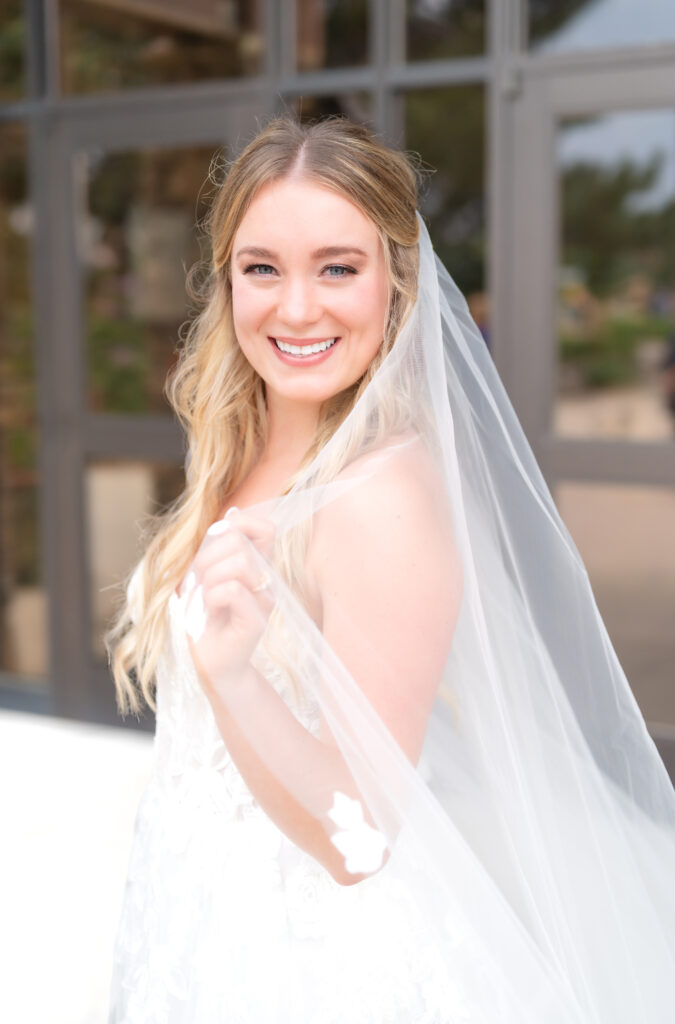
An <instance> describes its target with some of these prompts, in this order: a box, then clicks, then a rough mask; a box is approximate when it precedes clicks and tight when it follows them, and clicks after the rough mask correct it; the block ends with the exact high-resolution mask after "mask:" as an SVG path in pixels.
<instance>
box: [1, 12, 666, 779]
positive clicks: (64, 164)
mask: <svg viewBox="0 0 675 1024" xmlns="http://www.w3.org/2000/svg"><path fill="white" fill-rule="evenodd" d="M674 97H675V4H673V3H672V0H569V2H564V0H529V2H528V0H391V2H386V0H370V2H368V0H191V2H190V3H180V2H179V0H53V2H48V0H47V2H37V0H36V2H33V0H24V2H23V3H22V2H21V0H1V2H0V706H1V707H4V708H8V709H14V710H20V711H32V712H36V713H39V714H46V715H50V716H59V717H62V718H67V719H71V720H80V721H85V722H92V723H109V724H113V723H116V722H117V724H119V725H121V724H122V723H121V722H119V721H118V720H117V719H116V715H115V708H114V700H113V688H112V684H111V681H110V677H109V675H108V671H107V666H106V662H105V654H104V649H103V644H102V633H103V632H104V630H105V627H106V624H107V622H108V621H109V618H110V615H111V610H112V608H113V605H114V603H115V601H116V600H118V595H119V592H118V590H116V589H115V584H116V583H117V582H118V581H119V580H120V579H121V578H122V577H123V576H124V574H125V573H126V572H127V570H128V569H129V567H130V566H131V565H132V564H133V563H134V562H135V561H136V559H137V558H138V554H139V523H140V522H141V521H142V520H143V517H144V516H145V515H146V514H147V513H149V512H155V511H157V510H158V509H161V508H162V507H163V506H164V505H165V504H166V503H167V502H168V501H170V500H171V499H172V498H173V497H174V496H175V495H176V494H177V493H178V492H179V491H180V489H181V487H182V485H183V455H184V452H183V444H182V440H181V437H180V434H179V431H178V429H177V427H176V424H175V423H174V422H173V421H172V418H171V416H170V413H169V410H168V407H167V405H166V403H165V400H164V398H163V396H162V387H163V383H164V379H165V376H166V374H167V371H168V370H169V369H170V367H171V365H172V363H173V361H174V359H175V357H176V346H177V344H178V340H179V338H178V330H179V327H180V325H181V324H182V323H183V322H184V321H185V320H186V318H187V317H188V315H189V308H188V301H187V297H186V293H185V274H186V271H187V269H188V268H189V267H190V266H191V265H192V264H193V263H194V262H195V260H197V259H198V258H199V257H200V254H202V253H203V251H204V249H203V245H204V243H203V240H201V239H200V235H199V232H198V230H197V221H198V219H199V218H200V217H201V216H202V215H203V214H204V212H205V210H206V208H207V204H208V202H209V200H210V197H211V195H212V192H213V185H212V184H211V183H210V182H209V181H208V180H207V172H208V169H209V164H210V162H211V160H212V158H213V157H214V155H215V156H217V158H218V159H219V160H220V161H223V160H228V159H230V158H231V157H232V156H233V155H234V154H236V152H237V151H238V149H239V148H240V147H241V146H242V145H243V144H244V143H245V142H246V141H247V140H248V139H249V138H250V136H251V135H252V134H253V133H254V131H255V129H256V126H257V125H259V124H260V123H262V122H263V121H264V119H265V118H266V117H267V116H268V115H269V114H271V113H272V112H274V111H280V110H292V111H295V112H296V113H297V114H298V116H299V117H301V118H303V119H311V118H313V117H316V116H317V115H320V114H325V113H333V112H344V113H346V114H348V115H349V116H350V117H351V118H354V119H356V120H359V121H364V122H366V123H368V124H369V125H371V126H372V127H374V128H375V129H376V130H377V131H379V132H381V133H382V134H383V135H384V137H385V138H386V139H388V140H389V141H390V142H392V143H394V144H396V145H399V146H402V147H405V148H407V149H411V150H414V151H416V152H418V153H419V154H420V155H421V157H422V159H423V160H424V162H425V164H426V165H428V166H430V167H432V168H434V169H435V172H434V173H433V174H432V175H431V176H430V178H429V180H428V183H427V186H426V191H425V196H424V212H425V214H426V216H427V218H428V221H429V224H430V229H431V233H432V237H433V239H434V242H435V245H436V247H437V249H438V251H439V253H440V255H441V257H442V259H443V260H444V262H445V264H446V265H447V267H448V269H449V270H450V272H451V273H452V274H453V276H454V277H455V279H456V280H457V282H458V284H459V285H460V287H461V288H462V289H463V291H464V292H465V293H466V294H467V296H468V297H469V302H470V305H471V308H472V311H473V314H474V316H475V318H476V320H477V321H478V323H479V325H480V327H481V330H482V331H483V334H484V337H485V342H486V344H487V345H488V346H489V347H490V350H491V352H492V355H493V357H494V359H495V362H496V364H497V367H498V369H499V371H500V373H501V375H502V378H503V380H504V382H505V384H506V387H507V389H508V391H509V393H510V395H511V398H512V400H513V402H514V404H515V407H516V411H517V413H518V415H519V417H520V419H521V422H522V423H523V426H524V428H525V430H526V432H527V434H528V437H529V440H530V442H531V444H532V446H533V448H534V450H535V454H536V456H537V458H538V459H539V462H540V464H541V466H542V469H543V470H544V473H545V475H546V477H547V480H548V482H549V484H550V486H551V489H552V491H553V494H554V498H555V500H556V502H557V504H558V506H559V508H560V511H561V513H562V515H563V518H564V519H565V521H566V523H567V525H568V526H569V529H570V531H571V533H572V535H573V537H574V539H575V541H576V543H577V545H578V547H579V549H580V551H581V554H582V556H583V558H584V559H585V561H586V564H587V566H588V570H589V574H590V578H591V582H592V584H593V588H594V591H595V594H596V597H597V601H598V605H599V608H600V611H601V613H602V614H603V616H604V618H605V621H606V624H607V627H608V630H609V633H610V636H611V638H612V640H613V642H614V645H615V647H616V649H617V652H618V654H619V657H620V659H621V662H622V664H623V666H624V668H625V670H626V673H627V676H628V679H629V681H630V683H631V685H632V687H633V690H634V692H635V695H636V699H637V701H638V703H639V705H640V707H641V710H642V712H643V714H644V716H645V718H646V720H647V723H648V726H649V729H650V731H651V733H652V735H653V736H654V738H655V739H656V741H657V743H658V744H659V746H660V747H661V749H662V750H663V752H664V756H666V757H668V759H669V763H671V764H672V761H670V759H671V758H672V757H673V754H672V750H673V736H675V621H674V619H675V539H674V534H675V444H674V440H675V100H674ZM133 725H134V723H133V722H128V723H126V727H131V726H133ZM140 728H141V729H145V730H151V729H152V728H153V722H152V720H151V718H150V717H149V716H147V717H146V718H145V719H144V720H143V721H142V722H141V723H140Z"/></svg>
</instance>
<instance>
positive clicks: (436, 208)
mask: <svg viewBox="0 0 675 1024" xmlns="http://www.w3.org/2000/svg"><path fill="white" fill-rule="evenodd" d="M404 104H405V145H406V148H407V149H408V150H411V151H413V152H415V153H418V154H419V155H420V157H421V159H422V161H423V167H424V168H425V169H427V170H428V171H429V174H428V177H427V178H426V182H425V185H424V187H423V196H422V206H421V209H422V213H423V215H424V217H425V219H426V222H427V226H428V228H429V233H430V235H431V239H432V241H433V243H434V247H435V249H436V251H437V252H438V255H439V256H440V258H441V259H442V261H443V263H444V264H445V266H446V267H447V269H448V271H449V272H450V274H451V275H452V277H453V278H454V280H455V281H456V282H457V285H458V287H459V288H461V290H462V292H463V293H464V295H465V296H466V297H467V301H468V303H469V307H470V309H471V313H472V316H473V317H474V319H475V321H476V323H477V324H478V326H479V327H480V329H481V331H482V332H483V335H484V337H485V339H486V342H487V343H488V344H489V340H490V335H489V304H488V296H487V294H486V283H485V280H486V278H485V258H486V257H485V253H486V230H487V229H486V223H485V142H484V139H485V94H484V90H483V86H480V85H462V86H449V87H444V88H440V89H418V90H414V91H411V92H409V93H407V94H405V96H404Z"/></svg>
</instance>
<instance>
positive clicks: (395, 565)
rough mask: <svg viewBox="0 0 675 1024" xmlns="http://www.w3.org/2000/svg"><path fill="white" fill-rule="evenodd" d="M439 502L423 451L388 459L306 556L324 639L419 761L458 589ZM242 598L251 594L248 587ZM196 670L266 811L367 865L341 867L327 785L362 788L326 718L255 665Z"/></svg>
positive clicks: (325, 523)
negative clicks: (227, 674)
mask: <svg viewBox="0 0 675 1024" xmlns="http://www.w3.org/2000/svg"><path fill="white" fill-rule="evenodd" d="M394 461H396V464H394ZM425 472H426V477H428V478H425V475H424V474H425ZM439 502H442V489H441V488H440V487H438V486H437V485H436V484H435V481H434V477H433V475H430V470H429V467H428V466H427V467H425V466H424V465H423V464H422V465H420V459H419V454H418V458H417V460H416V464H415V465H414V467H411V466H410V464H409V463H406V462H405V461H400V460H392V464H391V465H387V466H386V467H385V468H384V469H382V470H380V471H378V472H377V473H376V474H374V475H373V477H372V478H371V479H369V480H368V481H366V482H364V483H362V484H360V485H359V486H358V487H356V488H354V489H353V490H352V491H350V492H349V494H348V495H347V496H345V497H343V498H341V499H340V500H339V501H337V502H336V503H334V504H333V505H327V506H326V507H325V508H324V509H323V510H322V511H321V513H320V514H319V516H318V517H317V520H316V528H315V531H314V537H313V541H312V548H311V557H310V563H311V568H312V570H313V572H314V573H315V576H316V581H317V585H318V589H319V592H320V595H321V600H322V605H323V637H324V640H325V641H326V643H327V644H328V645H329V646H330V647H331V648H332V650H333V651H334V652H335V654H336V655H337V657H338V658H339V659H340V661H341V662H342V663H343V664H344V666H345V667H346V669H347V670H348V671H349V673H350V674H351V676H352V677H353V678H354V680H355V681H356V683H357V685H358V686H359V687H360V689H361V690H362V692H363V693H364V695H365V696H366V698H367V699H368V700H369V702H370V703H371V704H372V706H373V707H374V709H375V711H376V712H377V713H378V715H379V716H380V718H381V720H382V721H383V723H384V724H385V726H386V727H387V728H388V730H389V731H390V733H391V734H392V736H393V738H394V739H395V740H396V742H397V744H398V745H399V746H400V748H401V749H402V750H403V752H404V753H405V754H406V756H407V757H408V759H409V760H410V761H411V762H412V763H413V764H416V763H417V760H418V758H419V754H420V751H421V748H422V744H423V741H424V736H425V733H426V728H427V724H428V719H429V714H430V712H431V707H432V704H433V700H434V697H435V694H436V690H437V688H438V684H439V682H440V678H441V673H442V670H443V667H444V665H445V662H446V659H447V656H448V653H449V649H450V643H451V639H452V633H453V630H454V624H455V621H456V617H457V612H458V610H459V601H460V599H461V572H460V566H459V562H458V558H457V554H456V549H455V546H454V543H453V540H452V537H451V536H450V535H449V533H448V522H449V516H448V510H447V507H446V506H444V505H443V506H442V505H441V504H439ZM233 522H234V525H236V522H235V521H233ZM239 600H240V603H241V605H243V604H244V603H245V601H246V600H251V601H253V600H254V597H253V595H252V594H251V593H250V591H248V590H247V591H246V594H244V589H241V590H240V592H239ZM195 660H196V664H197V666H198V670H199V664H198V658H196V659H195ZM200 677H201V679H202V685H203V686H204V688H205V691H206V693H207V695H208V697H209V700H210V702H211V705H212V707H213V710H214V714H215V718H216V722H217V724H218V728H219V730H220V732H221V734H222V736H223V739H224V741H225V744H226V746H227V748H228V750H229V752H230V755H231V756H232V758H233V760H234V762H235V764H236V765H237V767H238V769H239V771H240V772H241V774H242V776H243V778H244V779H245V781H246V783H247V785H248V786H249V788H250V790H251V792H252V793H253V795H254V796H255V798H256V800H257V801H258V803H259V804H260V806H261V807H262V808H263V809H264V810H265V812H266V813H267V814H268V815H269V817H270V818H271V819H272V820H273V821H274V822H275V823H276V824H277V825H278V826H279V828H281V829H282V831H283V832H285V834H286V835H288V836H289V838H290V839H291V840H292V841H293V842H295V843H296V844H297V845H299V846H300V847H301V848H303V849H304V850H306V851H307V852H308V853H310V854H311V855H312V856H313V857H315V858H316V859H317V860H318V861H319V862H320V863H321V864H322V865H323V866H324V867H325V868H326V869H327V870H328V871H329V872H330V874H331V875H332V876H333V878H335V879H336V880H337V881H338V882H340V883H341V884H351V883H353V882H357V881H360V880H361V879H362V878H364V877H366V875H364V874H351V873H349V872H347V871H346V870H345V862H344V857H343V856H342V854H341V853H339V852H338V850H337V849H336V847H335V846H334V845H333V843H332V841H331V838H330V837H329V835H328V833H327V831H326V824H325V818H326V811H327V806H326V795H327V793H329V792H333V793H335V792H340V793H343V794H345V795H346V796H348V797H350V798H351V799H355V800H358V799H360V794H359V793H358V790H357V788H356V785H355V783H354V780H353V778H352V775H351V772H350V771H349V769H348V767H347V765H346V764H345V762H344V760H343V757H342V754H341V752H340V751H339V750H338V748H337V747H336V745H335V740H334V738H333V737H332V734H331V733H330V731H329V730H328V728H327V727H326V725H325V722H322V731H321V735H320V737H319V738H317V737H315V736H313V735H311V734H310V733H309V732H308V731H307V730H306V729H305V728H304V727H303V726H302V725H301V723H300V722H298V720H297V719H296V718H295V716H294V715H293V714H292V712H291V711H290V710H289V708H288V707H287V706H286V704H285V703H284V701H283V700H282V699H281V697H279V695H278V694H277V693H276V691H274V690H273V689H272V687H270V686H269V684H268V683H267V682H266V681H265V680H264V679H263V678H262V677H261V676H260V675H259V673H257V672H256V671H255V669H253V668H252V667H251V666H250V665H249V666H248V667H247V668H246V669H245V670H244V671H243V672H240V673H239V674H238V676H237V678H236V680H234V681H233V682H231V684H230V685H227V686H225V687H222V686H221V687H216V686H214V685H213V684H212V683H211V682H210V681H209V678H208V674H207V673H203V672H200ZM259 751H260V752H264V757H265V759H269V758H272V759H273V761H274V771H272V770H270V768H268V767H267V764H266V762H265V760H264V759H263V757H261V756H260V754H259V753H258V752H259ZM282 780H283V781H282ZM294 793H295V794H299V795H301V799H302V801H303V802H302V804H301V803H299V802H298V800H296V799H295V797H294V796H293V795H292V794H294ZM308 808H310V809H308ZM313 812H314V813H313ZM320 818H323V819H324V821H323V822H322V821H321V820H320ZM365 818H366V821H369V820H370V819H369V817H368V815H367V813H366V814H365Z"/></svg>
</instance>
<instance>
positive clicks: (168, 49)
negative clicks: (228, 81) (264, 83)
mask: <svg viewBox="0 0 675 1024" xmlns="http://www.w3.org/2000/svg"><path fill="white" fill-rule="evenodd" d="M59 9H60V32H59V35H60V42H61V69H62V82H61V87H62V89H63V92H64V93H82V92H102V91H113V90H119V89H127V88H135V87H139V86H149V85H161V84H168V85H173V84H176V83H178V82H196V81H205V80H209V79H214V78H236V77H241V76H244V75H255V74H258V73H259V72H260V70H261V68H262V60H263V36H262V23H261V17H262V0H227V2H226V3H223V2H222V0H190V3H185V4H181V3H179V2H177V0H124V3H123V4H117V3H110V2H105V0H102V2H101V0H99V2H96V3H91V0H59Z"/></svg>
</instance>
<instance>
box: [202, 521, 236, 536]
mask: <svg viewBox="0 0 675 1024" xmlns="http://www.w3.org/2000/svg"><path fill="white" fill-rule="evenodd" d="M229 528H230V524H229V523H227V522H226V521H225V520H224V519H218V520H217V521H216V522H215V523H212V524H211V526H209V528H208V530H207V531H206V532H207V534H208V535H209V537H217V536H218V534H220V533H225V531H226V530H229Z"/></svg>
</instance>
